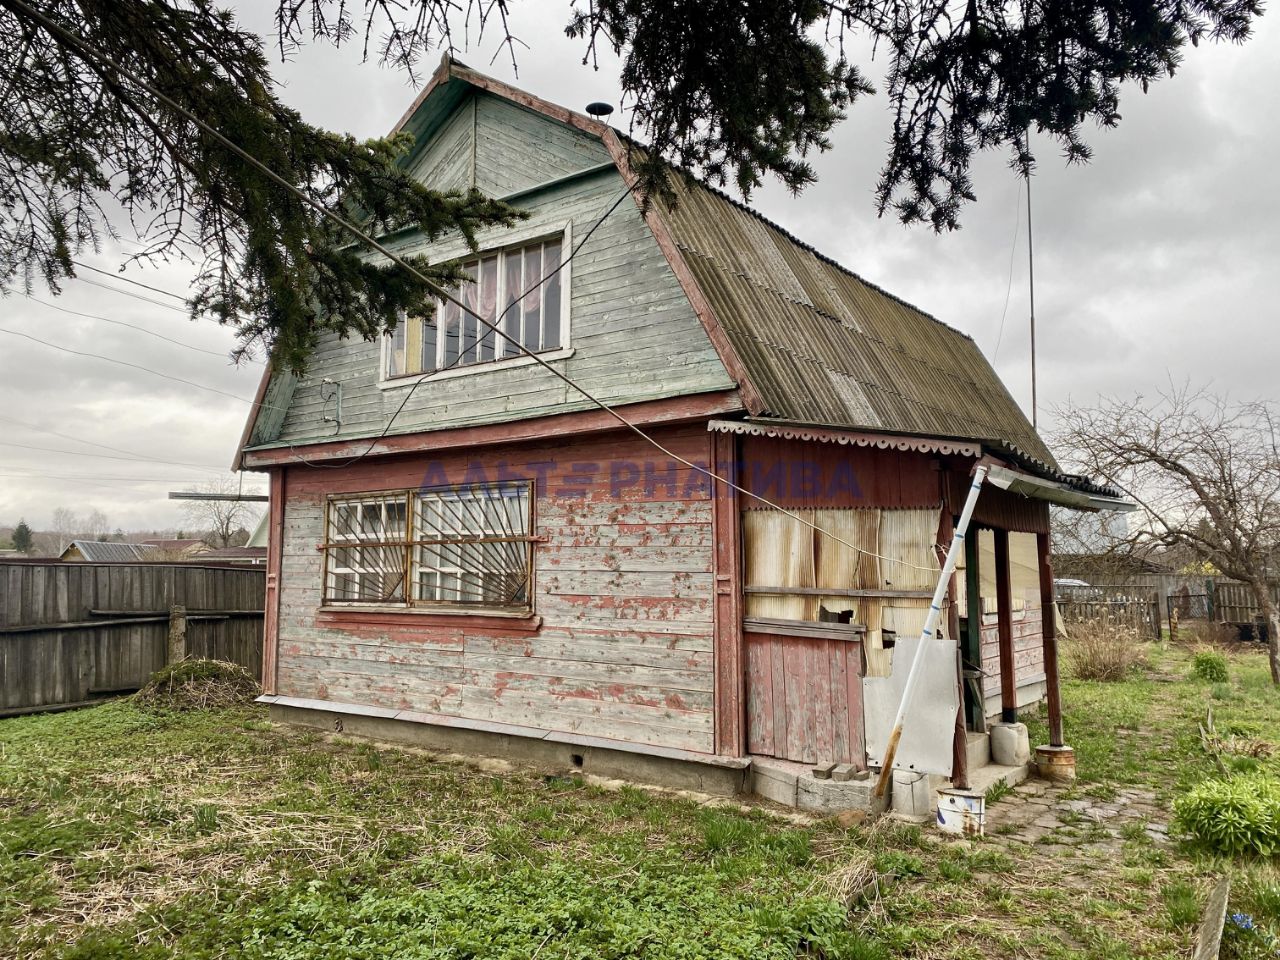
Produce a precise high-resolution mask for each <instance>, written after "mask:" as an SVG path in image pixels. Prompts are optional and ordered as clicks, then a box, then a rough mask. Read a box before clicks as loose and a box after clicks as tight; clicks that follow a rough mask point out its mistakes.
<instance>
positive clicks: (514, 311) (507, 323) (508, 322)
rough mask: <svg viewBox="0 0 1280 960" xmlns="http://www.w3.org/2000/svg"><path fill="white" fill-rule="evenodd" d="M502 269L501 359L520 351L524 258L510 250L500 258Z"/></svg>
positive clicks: (518, 252)
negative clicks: (503, 334)
mask: <svg viewBox="0 0 1280 960" xmlns="http://www.w3.org/2000/svg"><path fill="white" fill-rule="evenodd" d="M502 261H503V267H504V274H505V277H504V282H505V284H506V289H505V291H504V293H503V298H502V299H503V313H502V332H503V333H505V334H506V337H504V338H503V340H502V353H501V354H500V356H503V357H515V356H519V354H520V349H519V348H518V347H517V346H516V344H518V343H519V342H520V306H519V303H518V300H519V297H520V294H522V293H523V292H524V281H523V272H522V267H523V265H524V258H523V257H522V256H521V255H520V251H519V250H511V251H508V252H507V253H505V254H503V257H502Z"/></svg>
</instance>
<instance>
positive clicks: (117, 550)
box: [71, 540, 155, 563]
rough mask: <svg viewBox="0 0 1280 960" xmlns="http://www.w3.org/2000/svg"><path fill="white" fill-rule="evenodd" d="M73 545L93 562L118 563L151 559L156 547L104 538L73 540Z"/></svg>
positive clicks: (85, 557)
mask: <svg viewBox="0 0 1280 960" xmlns="http://www.w3.org/2000/svg"><path fill="white" fill-rule="evenodd" d="M71 545H72V546H74V547H75V548H76V549H78V550H79V551H80V556H82V557H84V559H86V560H88V561H90V562H92V563H117V562H121V561H123V562H126V563H127V562H128V561H130V560H149V559H150V558H151V554H152V553H154V552H155V547H149V546H147V545H146V544H144V543H115V542H107V541H104V540H73V541H71Z"/></svg>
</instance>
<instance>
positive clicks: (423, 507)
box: [323, 481, 533, 612]
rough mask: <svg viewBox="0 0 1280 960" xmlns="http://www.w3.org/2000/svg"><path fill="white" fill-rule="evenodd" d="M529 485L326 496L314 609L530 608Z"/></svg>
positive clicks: (512, 610) (503, 484)
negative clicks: (319, 600) (320, 587)
mask: <svg viewBox="0 0 1280 960" xmlns="http://www.w3.org/2000/svg"><path fill="white" fill-rule="evenodd" d="M532 502H533V501H532V485H531V483H530V482H529V481H517V482H508V483H499V484H485V485H476V486H469V487H448V488H443V489H432V490H403V491H392V492H380V493H369V494H360V495H356V496H333V497H330V498H329V500H328V503H327V505H326V514H325V532H326V536H325V543H324V555H325V570H324V596H323V602H324V603H325V604H326V605H329V604H341V605H371V604H372V605H378V606H388V605H390V606H404V607H426V608H430V607H469V608H479V609H485V610H495V611H502V612H525V611H529V610H531V609H532V589H531V581H532V578H533V537H532V536H531V532H530V531H531V529H532V525H533V524H532V521H533V517H532Z"/></svg>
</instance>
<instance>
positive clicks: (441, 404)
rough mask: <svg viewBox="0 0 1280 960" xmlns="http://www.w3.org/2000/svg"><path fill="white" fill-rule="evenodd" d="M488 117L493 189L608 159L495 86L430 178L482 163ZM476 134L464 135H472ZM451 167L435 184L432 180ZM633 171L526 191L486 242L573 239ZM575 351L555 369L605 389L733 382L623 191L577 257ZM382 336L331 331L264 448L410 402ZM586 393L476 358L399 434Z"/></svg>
mask: <svg viewBox="0 0 1280 960" xmlns="http://www.w3.org/2000/svg"><path fill="white" fill-rule="evenodd" d="M473 108H474V109H475V111H476V116H475V117H474V118H473V117H472V110H473ZM472 123H476V124H479V125H480V129H481V136H480V138H479V140H478V141H476V144H475V145H476V157H475V162H476V163H477V164H478V167H477V169H478V170H479V171H480V174H479V178H480V186H481V188H482V189H486V190H488V191H490V192H492V193H495V194H503V193H506V192H509V188H510V189H516V188H520V187H522V186H533V185H535V184H536V183H546V182H548V181H551V180H554V179H556V178H557V177H560V176H562V175H563V174H566V173H571V172H574V171H579V170H585V169H589V168H591V167H595V166H597V165H598V164H599V163H600V162H601V160H604V159H607V155H606V154H605V153H604V148H603V146H601V145H600V143H599V142H598V141H595V140H592V139H591V138H589V137H586V136H585V135H584V134H582V133H580V132H578V131H575V130H571V129H570V128H568V127H564V126H563V125H561V124H558V123H556V122H555V121H552V120H549V119H547V118H545V117H541V116H538V115H536V114H533V113H531V112H530V111H528V110H525V109H523V108H521V107H517V106H514V105H511V104H507V103H505V102H503V101H499V100H497V99H495V98H493V97H489V96H487V95H485V96H480V97H479V98H478V99H477V98H471V99H467V100H464V101H462V102H461V103H460V104H459V106H458V108H457V112H456V113H455V115H454V117H453V118H452V119H451V120H450V121H449V122H447V123H445V124H444V125H443V126H442V127H441V129H440V131H439V133H438V134H437V135H436V137H435V138H433V140H432V142H431V143H430V144H428V146H427V147H425V148H424V153H423V154H422V158H421V159H420V160H419V161H418V164H419V169H421V170H422V173H423V176H424V179H426V181H427V182H428V183H431V184H432V185H433V186H435V185H440V186H444V187H450V186H455V185H456V184H455V183H454V182H453V181H454V179H455V178H456V172H457V169H458V165H459V164H460V163H462V162H463V161H464V160H465V162H466V163H468V164H469V163H470V162H471V150H470V147H469V144H470V142H471V141H470V139H469V131H470V129H471V124H472ZM464 141H465V143H464ZM437 173H439V175H441V176H443V177H445V178H446V179H445V180H444V181H441V182H440V183H439V184H437V183H436V182H435V181H434V180H432V179H431V178H432V177H433V176H435V175H436V174H437ZM622 190H623V182H622V179H621V177H620V176H619V175H618V173H617V172H616V171H614V170H600V171H598V172H597V173H594V174H588V175H586V176H584V177H583V178H581V179H578V180H573V181H570V182H568V183H562V184H560V185H559V186H556V187H553V188H551V189H547V190H542V191H538V192H535V193H531V194H527V195H524V196H521V197H519V198H517V199H516V200H515V201H514V202H515V203H516V205H517V206H519V207H521V208H522V209H524V210H526V211H527V212H528V213H529V219H527V220H525V221H522V222H521V223H520V224H519V225H517V226H516V227H513V228H511V229H498V230H490V231H486V232H482V233H481V235H480V237H479V243H480V246H481V248H482V249H492V248H494V247H497V246H502V245H503V244H505V243H508V242H512V241H513V240H516V239H518V238H532V237H537V236H545V235H547V234H551V233H555V232H559V231H561V230H563V229H564V228H565V226H566V225H567V224H568V225H570V230H571V236H570V241H571V245H572V246H574V247H576V246H577V244H578V243H580V242H581V240H582V238H583V237H585V235H586V233H587V231H588V230H590V229H591V227H592V226H593V225H594V224H595V223H596V221H597V220H598V219H599V218H600V216H601V215H602V214H604V212H605V211H606V210H608V209H609V207H610V206H611V205H612V204H613V203H614V201H615V200H616V199H617V198H618V197H619V195H620V194H621V192H622ZM392 245H393V246H394V247H395V249H396V250H397V252H399V253H405V254H419V255H422V256H425V257H426V258H427V259H429V260H431V261H433V262H441V261H448V260H452V259H456V258H458V257H462V256H465V255H467V254H468V252H469V251H468V248H467V247H466V245H465V243H464V242H463V241H462V240H461V238H458V237H451V238H443V239H440V240H439V241H437V242H434V243H431V242H426V241H425V240H424V239H422V238H416V237H412V236H406V237H400V238H398V239H397V240H396V241H395V242H394V243H393V244H392ZM568 284H569V291H568V293H569V304H570V306H569V312H570V320H569V323H570V330H571V333H570V347H571V348H572V351H573V352H572V355H571V356H569V357H567V358H565V359H562V360H556V361H554V363H555V364H556V366H557V368H558V369H560V370H562V371H563V372H564V373H565V374H567V375H568V376H569V377H571V378H572V379H573V380H575V381H576V382H578V383H580V384H582V385H583V386H584V387H585V388H586V389H588V390H590V391H591V392H592V393H594V394H595V395H596V396H598V397H599V398H600V399H602V400H606V401H608V402H610V403H613V404H622V403H633V402H641V401H645V400H654V399H662V398H666V397H674V396H681V395H685V394H692V393H701V392H707V391H713V390H726V389H732V388H733V386H734V385H735V384H734V381H733V380H732V379H731V378H730V377H729V375H728V373H727V372H726V371H725V368H724V365H723V363H721V361H720V358H719V356H718V354H717V353H716V352H715V349H714V348H713V347H712V345H711V342H710V340H709V338H708V337H707V334H706V332H705V330H704V329H703V327H702V325H701V323H700V321H699V320H698V318H697V316H696V314H695V313H694V311H693V308H692V307H691V306H690V305H689V301H688V298H687V297H686V296H685V294H684V291H683V290H682V289H681V287H680V284H679V282H678V281H677V279H676V277H675V275H674V274H673V273H672V272H671V270H670V268H669V266H668V264H667V261H666V258H665V257H664V256H663V254H662V251H661V250H660V249H659V247H658V244H657V242H656V241H655V240H654V238H653V234H652V233H651V232H650V231H649V228H648V227H647V226H646V225H645V224H644V221H643V220H642V218H641V216H640V213H639V210H638V208H637V207H636V204H635V203H634V202H633V201H632V200H631V199H630V198H626V199H624V200H623V202H622V203H621V204H619V205H618V207H617V209H615V210H614V211H613V213H612V214H611V215H610V216H609V218H608V219H607V220H606V221H605V222H604V223H603V224H602V225H601V226H600V227H599V229H597V230H596V232H595V233H594V234H593V235H592V237H591V239H590V240H589V241H588V243H587V245H586V246H585V247H583V248H582V250H581V252H580V253H579V254H578V255H577V257H575V259H574V260H573V262H572V264H570V266H569V268H568ZM380 357H381V344H380V343H379V342H372V343H370V342H366V341H362V340H358V339H356V340H340V339H339V338H337V337H336V336H327V337H325V338H324V339H323V341H322V342H321V344H320V345H319V347H318V348H317V350H316V352H315V354H314V356H313V357H312V360H311V363H310V366H309V369H308V374H307V377H306V378H305V379H304V380H302V381H300V382H299V383H298V384H297V385H296V386H295V387H294V388H293V389H292V390H290V391H286V390H278V391H274V393H273V396H278V397H279V403H280V404H285V403H287V406H288V412H287V413H286V414H285V415H284V416H283V417H282V422H281V423H279V424H275V423H264V424H262V425H260V426H259V427H258V428H257V429H255V431H254V436H253V438H252V444H253V445H260V444H270V443H272V442H277V443H279V442H288V443H295V444H296V443H301V442H306V441H313V440H331V439H341V438H353V437H364V436H371V435H375V434H379V433H381V432H382V431H383V429H384V428H385V427H386V425H387V421H388V419H389V418H390V417H391V416H392V415H393V414H394V413H395V411H396V410H397V409H399V407H400V404H401V402H402V401H403V400H404V399H405V394H406V392H408V391H409V389H410V386H409V384H408V383H405V384H403V385H399V386H394V387H391V388H380V387H379V385H378V380H379V364H380ZM325 378H329V379H331V380H333V381H335V382H336V383H339V384H341V387H342V423H341V424H339V425H337V426H336V428H335V425H334V424H333V423H332V422H325V421H324V419H323V418H324V416H325V415H326V414H328V415H330V416H332V415H333V413H334V409H335V405H334V403H333V401H332V399H329V400H326V399H325V396H326V395H331V393H332V388H327V387H325V386H324V385H323V384H322V381H323V380H324V379H325ZM594 408H595V404H593V403H592V402H591V401H589V400H586V399H585V398H584V397H583V396H582V395H581V394H580V393H578V392H577V391H576V390H574V389H572V388H570V387H567V386H566V385H565V383H564V382H563V381H561V380H559V379H558V378H557V377H555V376H554V375H553V374H551V373H550V372H548V371H547V370H545V369H543V368H541V367H538V366H534V365H518V366H507V367H505V368H498V369H485V368H484V367H476V368H475V369H473V370H470V371H468V372H467V373H466V375H463V376H455V377H451V378H446V379H441V380H436V381H428V382H426V383H423V384H421V385H420V386H418V387H417V388H416V389H414V390H413V393H412V395H411V396H410V398H409V401H408V403H407V404H406V405H405V407H404V409H403V410H402V411H401V412H400V413H399V415H398V416H396V419H395V422H394V426H393V431H392V432H394V433H397V434H402V433H414V432H418V431H423V430H437V429H444V428H450V427H459V426H466V425H473V424H481V423H492V422H505V421H511V420H518V419H523V418H528V417H536V416H544V415H548V414H555V413H563V412H568V411H572V410H588V409H594Z"/></svg>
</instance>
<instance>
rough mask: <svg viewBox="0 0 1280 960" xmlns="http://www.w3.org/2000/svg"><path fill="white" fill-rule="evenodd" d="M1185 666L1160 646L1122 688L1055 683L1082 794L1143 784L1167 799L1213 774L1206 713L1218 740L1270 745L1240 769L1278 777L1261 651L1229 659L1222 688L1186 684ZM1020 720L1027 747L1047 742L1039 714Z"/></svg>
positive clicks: (1275, 706) (1277, 739) (1279, 712)
mask: <svg viewBox="0 0 1280 960" xmlns="http://www.w3.org/2000/svg"><path fill="white" fill-rule="evenodd" d="M1191 662H1192V656H1191V654H1190V653H1189V652H1188V651H1187V650H1186V649H1185V648H1182V647H1178V646H1166V647H1164V648H1163V649H1159V648H1157V649H1155V650H1154V651H1153V652H1152V669H1151V670H1150V671H1148V672H1147V673H1145V674H1143V675H1140V676H1136V677H1134V678H1132V679H1130V680H1127V681H1125V682H1123V683H1103V682H1094V681H1085V680H1073V679H1067V680H1064V681H1063V689H1062V697H1063V702H1064V704H1065V711H1064V716H1063V726H1064V731H1065V735H1066V740H1067V742H1068V743H1070V744H1071V746H1072V747H1074V748H1075V751H1076V762H1077V770H1078V774H1079V777H1080V780H1081V783H1082V786H1083V787H1084V788H1085V789H1086V790H1087V789H1089V788H1091V787H1093V786H1097V787H1099V788H1102V789H1104V790H1114V788H1116V787H1122V786H1126V785H1129V786H1143V787H1147V788H1150V789H1154V790H1155V791H1157V793H1159V794H1160V795H1161V796H1162V797H1165V798H1166V799H1171V798H1172V797H1173V796H1176V795H1177V794H1180V793H1182V792H1184V791H1185V790H1186V789H1187V788H1189V787H1191V786H1192V785H1194V784H1196V783H1198V782H1199V781H1200V780H1202V779H1204V778H1205V777H1208V776H1211V775H1214V773H1215V769H1214V767H1213V765H1212V763H1211V762H1206V759H1207V758H1206V756H1205V753H1204V750H1203V749H1202V747H1201V745H1200V736H1199V724H1200V723H1202V722H1203V721H1204V719H1205V712H1206V710H1207V709H1208V708H1209V707H1212V708H1213V716H1214V723H1215V725H1216V727H1217V730H1218V733H1219V734H1220V735H1222V736H1228V735H1230V734H1232V733H1237V734H1241V735H1247V736H1254V737H1258V738H1260V739H1262V740H1265V741H1267V742H1269V743H1271V744H1274V745H1275V747H1276V751H1275V752H1274V753H1273V754H1272V755H1271V756H1270V757H1268V758H1265V759H1262V760H1259V761H1258V762H1257V763H1256V764H1246V766H1251V767H1253V766H1256V767H1257V768H1258V769H1260V770H1261V771H1262V772H1265V773H1269V774H1271V775H1273V776H1280V691H1278V690H1277V689H1276V688H1275V687H1273V686H1272V684H1271V682H1270V675H1269V672H1268V668H1267V661H1266V657H1265V655H1264V654H1263V653H1262V651H1261V650H1256V651H1253V650H1247V651H1241V652H1237V653H1235V654H1233V655H1232V656H1231V658H1230V676H1231V680H1230V681H1229V682H1228V683H1219V684H1211V683H1207V682H1206V681H1204V680H1199V679H1196V678H1194V677H1193V676H1192V673H1191ZM1024 719H1026V721H1027V723H1028V726H1029V727H1031V737H1032V742H1033V743H1045V742H1047V737H1048V726H1047V723H1046V720H1045V717H1044V712H1043V709H1041V710H1040V711H1039V713H1037V714H1035V715H1032V716H1030V717H1027V718H1024ZM1246 759H1249V760H1251V759H1252V758H1246Z"/></svg>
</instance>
